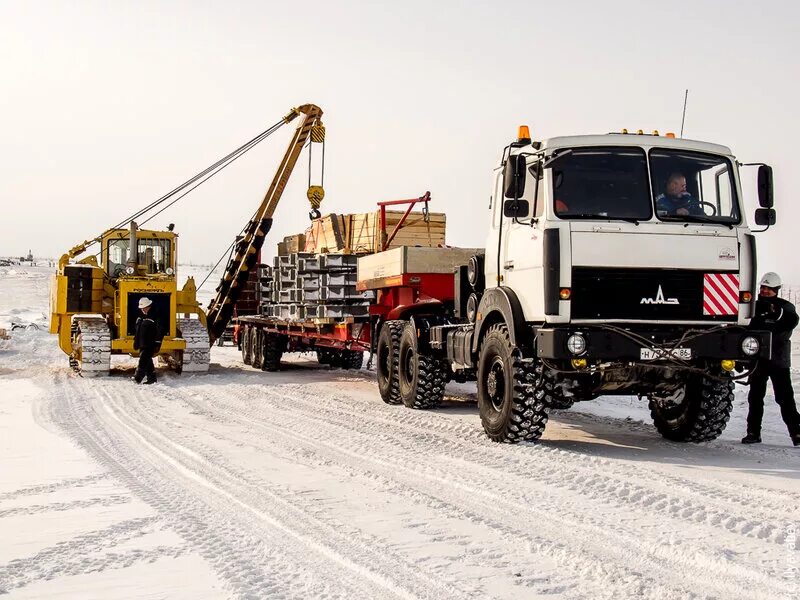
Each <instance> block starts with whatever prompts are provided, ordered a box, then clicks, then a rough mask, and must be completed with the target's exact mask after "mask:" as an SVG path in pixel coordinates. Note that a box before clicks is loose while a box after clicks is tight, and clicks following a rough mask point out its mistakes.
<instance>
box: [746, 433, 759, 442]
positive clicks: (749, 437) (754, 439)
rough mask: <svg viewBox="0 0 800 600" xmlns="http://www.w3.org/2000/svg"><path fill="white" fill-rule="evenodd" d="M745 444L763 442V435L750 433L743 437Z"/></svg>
mask: <svg viewBox="0 0 800 600" xmlns="http://www.w3.org/2000/svg"><path fill="white" fill-rule="evenodd" d="M742 443H743V444H760V443H761V436H760V435H756V434H755V433H748V434H747V435H746V436H744V437H743V438H742Z"/></svg>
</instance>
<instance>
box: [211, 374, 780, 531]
mask: <svg viewBox="0 0 800 600" xmlns="http://www.w3.org/2000/svg"><path fill="white" fill-rule="evenodd" d="M227 391H228V395H229V396H230V395H234V396H236V397H237V398H241V399H247V400H251V399H252V397H253V392H252V391H251V390H248V392H247V393H246V394H244V393H242V390H241V389H239V388H236V387H235V386H230V387H229V388H227ZM260 391H261V393H263V394H274V392H272V391H270V390H267V389H263V388H262V389H261V390H260ZM231 392H233V394H231ZM292 400H293V402H295V407H296V404H297V403H298V402H300V403H303V404H304V407H305V408H307V409H308V411H307V412H310V413H312V414H313V416H314V417H324V420H325V422H334V421H335V422H337V423H339V424H340V425H342V426H350V423H353V426H354V427H361V430H362V432H365V431H368V430H369V428H371V427H373V423H374V424H375V425H379V426H382V431H383V435H385V436H391V437H392V439H395V440H397V443H403V442H404V441H407V440H408V437H409V435H412V436H413V437H414V440H415V441H416V442H420V443H435V444H436V445H437V447H438V448H442V447H445V448H447V449H448V450H451V451H452V454H453V455H454V456H458V457H464V456H469V458H470V459H472V460H473V461H474V462H475V464H483V465H484V466H490V467H493V468H496V469H498V470H500V471H503V472H507V471H510V472H512V473H514V474H517V475H519V476H523V477H535V478H536V479H537V480H539V481H543V482H546V483H547V484H548V485H549V486H557V487H561V488H564V489H569V490H572V491H575V492H580V493H581V494H582V495H583V496H584V497H589V498H596V499H604V500H606V501H624V502H625V503H626V504H631V505H634V506H637V507H640V508H643V509H647V510H648V512H658V513H660V514H663V515H664V516H666V517H678V518H680V519H681V520H694V521H695V522H696V523H698V524H706V525H710V526H712V527H714V528H715V529H718V528H719V527H723V528H725V529H727V530H729V531H730V532H732V533H737V534H744V535H747V536H748V537H752V538H758V539H766V540H768V541H771V542H773V543H775V544H778V545H780V544H782V543H783V538H784V533H783V524H782V519H776V518H775V516H776V515H785V514H790V512H791V511H792V510H794V506H795V503H796V499H794V498H792V499H791V503H790V502H785V503H783V502H773V503H771V505H770V503H766V502H763V501H762V499H761V498H760V497H758V498H747V497H746V493H747V492H746V490H743V489H741V486H740V488H739V490H738V494H737V495H735V496H733V495H731V494H728V493H727V492H726V491H724V490H718V489H717V488H716V487H714V486H711V485H703V484H702V483H699V484H696V482H694V481H693V480H688V479H681V480H680V484H681V485H680V487H678V486H677V482H676V481H674V479H675V478H672V479H670V478H667V481H665V480H664V479H665V478H663V477H661V476H660V475H659V474H658V473H655V474H654V473H652V472H650V471H649V470H648V469H646V468H638V467H633V468H635V470H636V473H635V476H632V475H633V474H632V473H631V468H629V467H630V466H620V465H619V464H617V463H614V462H613V461H610V460H608V459H604V458H600V457H593V456H585V455H579V454H576V453H574V452H570V451H565V450H561V449H557V448H551V447H547V443H546V441H545V442H543V443H540V444H537V445H536V447H535V449H532V448H531V447H530V446H528V447H527V448H525V447H524V446H521V447H518V448H513V447H509V446H502V445H501V446H498V445H497V444H492V443H489V442H488V441H486V440H485V439H484V438H483V436H482V434H474V431H472V428H470V435H469V436H462V434H463V433H465V431H464V429H465V427H464V426H463V425H461V426H458V427H456V429H455V430H454V432H455V433H456V435H447V431H441V432H439V431H438V430H436V431H434V430H435V429H436V428H428V427H426V421H428V420H439V421H448V419H446V418H442V417H441V416H440V415H436V413H423V412H420V411H409V410H404V409H403V408H402V407H399V408H398V410H399V412H400V414H399V415H398V419H397V420H389V419H383V418H381V417H380V416H378V417H377V418H376V416H375V415H373V414H369V413H370V411H368V410H362V407H358V411H359V412H355V411H350V410H348V399H346V398H339V397H337V398H336V400H338V401H337V402H335V403H334V402H327V401H326V402H325V403H324V405H323V404H321V403H320V402H319V400H318V397H317V396H313V395H311V397H310V398H309V397H307V396H306V395H305V394H300V395H297V394H295V395H293V396H292ZM221 401H223V402H224V399H222V400H221ZM246 404H247V402H245V406H246ZM293 409H294V407H293ZM389 411H390V412H394V410H393V409H389ZM372 412H374V410H373V411H372ZM404 413H405V414H404ZM356 417H361V420H364V421H368V424H365V425H361V424H360V423H358V422H357V421H358V419H357V418H356ZM465 437H466V439H465ZM520 449H521V450H520ZM411 451H412V452H413V448H412V449H411ZM540 454H545V455H547V456H548V457H549V458H551V459H553V462H554V463H556V464H554V465H548V464H543V461H542V460H540V459H541V456H540ZM564 463H568V464H564ZM644 484H647V485H644ZM698 487H700V488H702V491H698V490H697V489H696V488H698Z"/></svg>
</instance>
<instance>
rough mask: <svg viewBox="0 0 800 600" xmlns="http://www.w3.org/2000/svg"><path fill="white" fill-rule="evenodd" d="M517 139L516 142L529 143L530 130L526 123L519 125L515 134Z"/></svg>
mask: <svg viewBox="0 0 800 600" xmlns="http://www.w3.org/2000/svg"><path fill="white" fill-rule="evenodd" d="M517 141H518V142H525V143H528V144H530V142H531V130H530V129H529V128H528V126H527V125H520V126H519V132H518V134H517Z"/></svg>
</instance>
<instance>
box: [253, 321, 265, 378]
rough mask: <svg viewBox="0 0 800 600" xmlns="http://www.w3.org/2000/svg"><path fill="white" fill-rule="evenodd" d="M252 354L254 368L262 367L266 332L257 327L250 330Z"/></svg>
mask: <svg viewBox="0 0 800 600" xmlns="http://www.w3.org/2000/svg"><path fill="white" fill-rule="evenodd" d="M250 348H251V350H250V356H251V357H252V362H251V363H250V364H251V365H252V366H253V368H255V369H260V368H261V367H262V365H263V364H264V334H263V332H262V331H261V330H260V329H258V328H257V327H253V330H252V331H251V332H250Z"/></svg>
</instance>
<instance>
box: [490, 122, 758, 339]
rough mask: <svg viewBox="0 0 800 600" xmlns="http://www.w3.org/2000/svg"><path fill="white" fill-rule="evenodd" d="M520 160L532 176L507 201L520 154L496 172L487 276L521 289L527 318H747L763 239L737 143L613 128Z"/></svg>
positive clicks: (529, 151)
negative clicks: (755, 229) (745, 190)
mask: <svg viewBox="0 0 800 600" xmlns="http://www.w3.org/2000/svg"><path fill="white" fill-rule="evenodd" d="M510 156H521V157H523V158H524V161H525V173H524V177H525V181H524V186H523V187H522V189H521V190H520V191H521V192H522V193H521V194H520V197H519V198H518V199H515V198H513V194H512V198H508V197H507V196H506V194H505V191H506V190H504V185H505V184H506V183H507V180H508V179H510V178H511V176H508V177H507V174H508V172H509V169H508V168H506V165H507V164H510V161H506V165H503V166H500V167H498V168H497V169H496V170H495V172H494V193H493V194H492V203H491V206H490V210H489V212H490V224H489V228H488V232H489V233H488V237H487V242H486V262H485V265H486V281H487V286H489V285H491V284H492V283H494V284H495V285H498V286H507V287H510V288H512V289H513V290H514V292H515V293H516V295H517V297H518V298H519V300H520V304H521V307H522V310H523V313H524V315H525V320H526V321H529V322H541V323H548V324H565V323H572V324H579V323H580V324H591V323H642V324H645V323H652V324H659V325H669V324H670V323H676V322H679V323H682V324H685V325H688V324H695V325H709V324H722V323H736V324H738V325H747V323H748V322H749V318H750V316H751V310H752V303H753V301H754V299H755V298H754V297H755V293H756V291H757V290H756V277H757V273H756V270H755V269H756V265H755V238H754V236H753V234H752V233H751V232H750V230H749V228H748V226H747V223H746V221H745V219H744V216H743V210H742V200H741V199H742V192H741V187H740V183H739V176H738V164H737V162H736V159H735V157H734V156H733V155H732V153H731V151H730V149H728V148H726V147H724V146H719V145H716V144H710V143H706V142H695V141H691V140H683V139H675V138H669V137H662V136H655V135H630V134H610V135H599V136H571V137H560V138H553V139H549V140H545V141H544V142H542V143H541V145H540V147H539V149H538V150H534V149H533V147H532V146H529V147H528V148H525V147H524V146H523V147H518V148H513V149H512V153H511V155H510ZM671 191H674V192H675V193H674V194H671V193H670V192H671ZM515 204H517V206H516V207H515V206H514V205H515Z"/></svg>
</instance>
